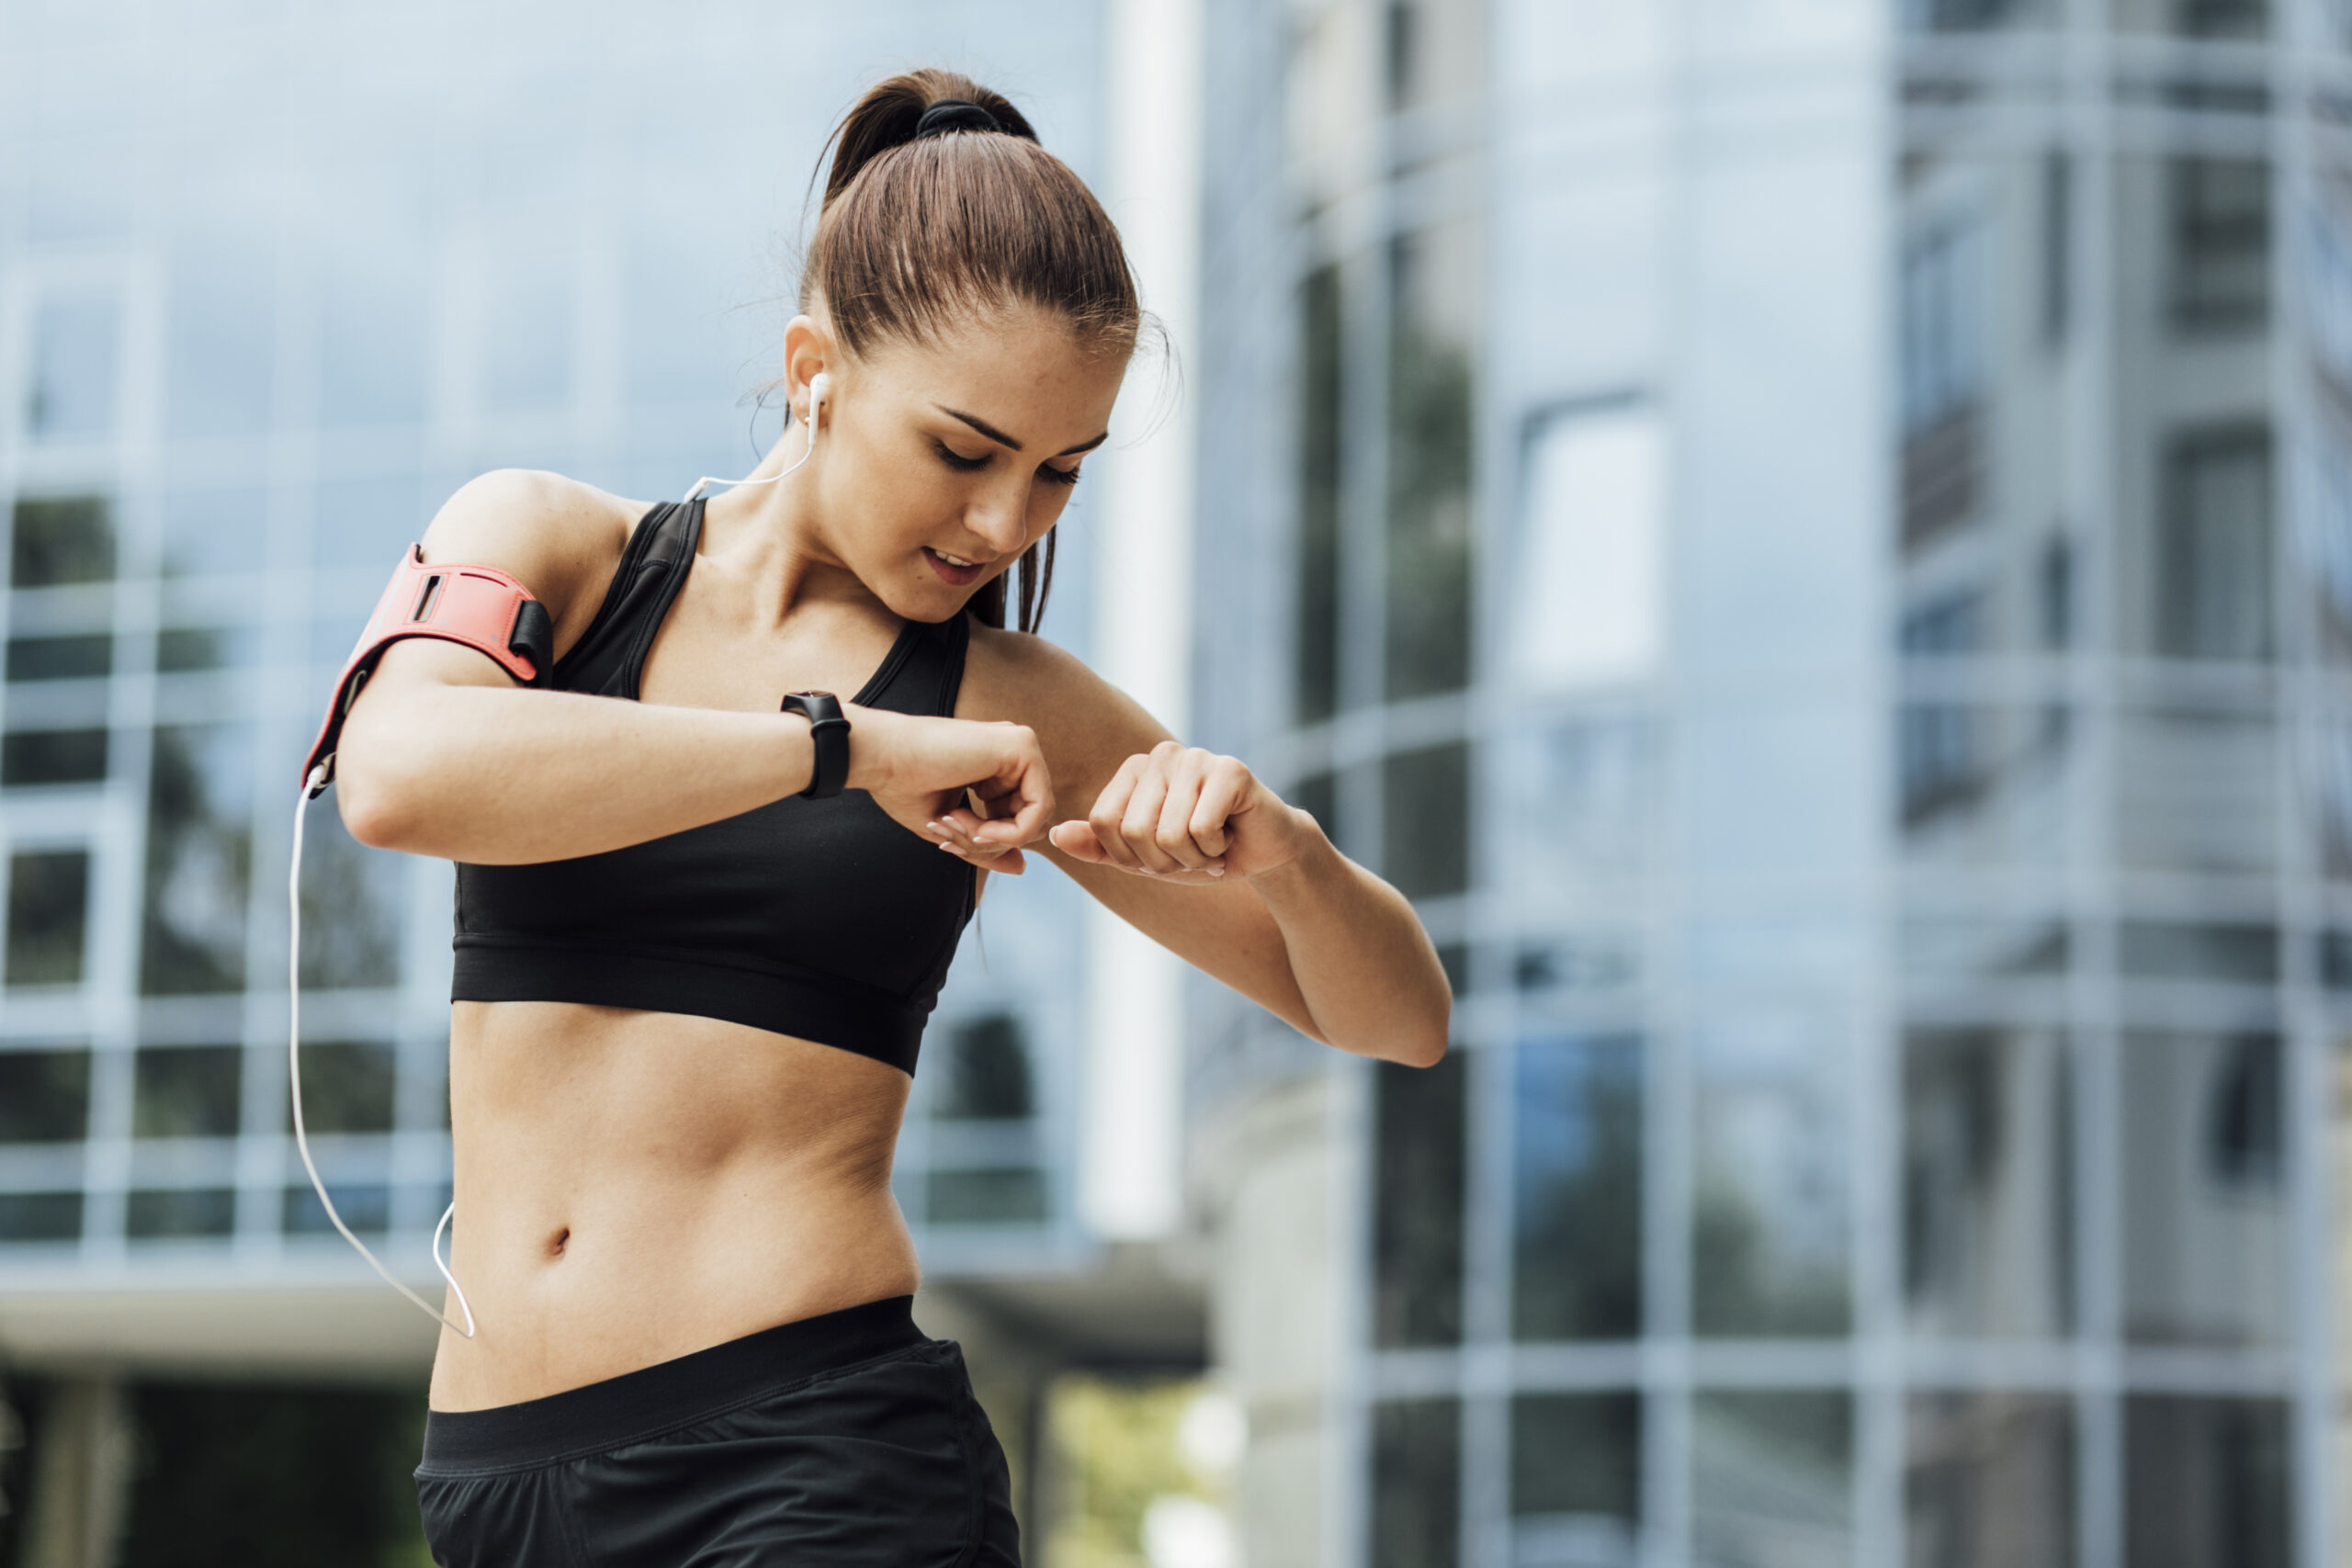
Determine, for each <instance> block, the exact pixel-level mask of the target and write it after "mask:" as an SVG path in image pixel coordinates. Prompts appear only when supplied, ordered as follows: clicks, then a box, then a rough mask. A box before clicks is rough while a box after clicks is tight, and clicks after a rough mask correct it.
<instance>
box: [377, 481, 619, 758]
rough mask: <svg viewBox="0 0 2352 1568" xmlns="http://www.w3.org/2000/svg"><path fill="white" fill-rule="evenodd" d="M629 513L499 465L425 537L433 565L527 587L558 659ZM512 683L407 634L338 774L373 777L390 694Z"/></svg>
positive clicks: (453, 500)
mask: <svg viewBox="0 0 2352 1568" xmlns="http://www.w3.org/2000/svg"><path fill="white" fill-rule="evenodd" d="M629 516H630V513H628V508H627V506H626V504H625V503H621V502H616V500H615V499H614V498H613V497H611V496H608V495H606V494H605V493H604V492H603V491H599V490H596V489H595V488H594V487H593V486H590V485H584V484H582V483H580V482H578V481H577V480H573V479H565V478H563V477H562V476H561V475H560V474H550V473H542V472H537V471H535V470H531V469H525V468H501V469H497V470H495V471H493V472H491V473H487V474H484V475H482V476H481V478H479V479H470V480H469V481H467V483H466V484H464V485H463V486H461V487H460V488H459V489H458V491H457V493H456V494H454V495H452V496H450V498H449V499H448V501H447V502H446V503H444V504H443V506H442V508H441V510H440V511H439V512H438V513H435V516H434V518H433V522H432V524H431V525H429V526H428V527H427V528H426V529H425V531H424V539H423V541H422V546H423V549H424V559H425V562H426V564H428V565H447V566H460V565H462V566H487V567H494V568H496V569H497V570H500V571H503V572H504V573H506V574H507V575H508V576H509V577H512V578H514V579H515V581H518V582H520V583H521V584H523V586H524V587H525V588H526V589H528V590H529V591H530V592H531V595H532V596H533V597H534V598H536V599H537V600H538V601H539V603H540V604H541V605H543V606H544V607H545V608H546V610H547V612H548V618H549V619H550V620H552V621H553V622H554V624H555V632H556V640H555V646H556V651H557V652H558V653H559V654H560V653H562V652H563V651H564V650H565V649H569V648H570V647H571V644H572V643H574V642H576V641H578V640H579V638H580V634H581V633H582V631H584V630H586V629H587V624H588V622H589V621H590V620H593V619H594V616H595V613H596V607H597V605H598V604H600V603H601V602H602V600H603V596H604V591H605V583H606V582H607V581H609V580H610V579H611V577H612V573H613V570H614V569H615V567H616V566H617V565H618V563H619V560H620V554H621V550H622V548H623V547H624V546H626V544H627V543H628V521H629ZM514 683H515V681H514V677H512V676H511V675H509V674H508V673H507V672H506V671H504V670H503V668H501V667H500V665H499V664H498V663H497V661H496V660H492V659H489V658H486V657H484V656H483V655H482V654H481V653H480V652H478V651H476V650H475V649H470V648H467V647H465V646H464V645H462V644H459V643H454V642H449V641H446V640H443V639H440V638H436V637H403V638H402V639H401V640H400V641H398V642H395V643H394V644H392V645H391V646H390V648H388V649H385V650H384V652H383V656H382V658H381V659H380V660H379V661H378V663H377V666H376V671H375V673H374V674H373V675H371V676H370V677H369V678H368V683H367V685H366V686H364V687H362V688H361V690H360V693H359V695H358V697H357V699H356V701H355V702H354V703H353V704H352V707H351V712H350V715H349V716H348V717H347V718H346V719H345V725H344V730H343V736H342V738H341V739H340V741H339V742H338V744H337V760H336V772H337V773H338V774H339V775H340V776H341V777H342V779H343V780H344V782H345V790H344V792H343V795H342V798H343V799H344V800H345V803H346V804H347V803H348V802H349V800H350V798H351V785H352V784H355V783H358V782H362V781H364V780H365V778H366V776H367V774H368V772H369V769H368V758H369V753H370V751H371V750H373V749H374V748H375V747H376V746H377V745H379V744H380V742H381V741H382V740H383V739H384V737H383V736H382V735H381V734H380V733H379V731H380V730H381V728H382V726H381V724H380V723H379V722H377V721H379V720H380V719H381V717H382V716H383V715H384V714H385V711H386V709H387V708H388V707H391V706H396V705H397V702H396V701H390V702H388V701H387V696H388V694H415V693H417V692H418V691H420V690H422V689H424V688H428V687H434V686H492V687H505V686H512V685H513V684H514Z"/></svg>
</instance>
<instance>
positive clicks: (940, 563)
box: [922, 545, 987, 588]
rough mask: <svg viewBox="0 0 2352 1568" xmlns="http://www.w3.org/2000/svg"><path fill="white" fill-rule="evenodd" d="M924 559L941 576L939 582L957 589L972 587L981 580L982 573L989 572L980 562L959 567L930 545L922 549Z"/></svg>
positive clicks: (972, 562) (971, 562)
mask: <svg viewBox="0 0 2352 1568" xmlns="http://www.w3.org/2000/svg"><path fill="white" fill-rule="evenodd" d="M922 558H923V559H924V560H925V561H926V562H928V563H929V564H930V566H931V570H933V571H935V572H937V573H938V574H939V580H940V581H942V582H944V583H947V584H949V585H950V586H951V587H956V588H968V587H970V586H971V585H972V584H973V583H975V582H978V581H979V580H980V573H981V572H982V571H984V570H987V568H986V566H985V565H984V564H983V563H981V562H979V561H967V562H965V563H964V564H962V565H958V564H956V561H954V560H951V559H949V558H947V557H945V556H943V555H941V554H940V553H939V552H938V551H937V550H934V549H933V548H932V547H930V546H929V545H925V546H924V547H922Z"/></svg>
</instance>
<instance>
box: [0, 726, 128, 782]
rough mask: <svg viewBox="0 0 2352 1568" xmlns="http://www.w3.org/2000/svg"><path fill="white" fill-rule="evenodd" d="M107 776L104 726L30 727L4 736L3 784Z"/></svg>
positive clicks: (1, 746)
mask: <svg viewBox="0 0 2352 1568" xmlns="http://www.w3.org/2000/svg"><path fill="white" fill-rule="evenodd" d="M106 776H107V732H106V731H105V730H103V729H28V730H16V731H12V732H10V733H9V734H8V735H7V736H6V738H4V739H0V784H5V785H8V786H10V787H15V786H17V785H24V784H96V782H98V781H99V780H101V779H103V778H105V777H106Z"/></svg>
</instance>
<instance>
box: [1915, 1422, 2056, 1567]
mask: <svg viewBox="0 0 2352 1568" xmlns="http://www.w3.org/2000/svg"><path fill="white" fill-rule="evenodd" d="M1904 1447H1905V1450H1906V1452H1905V1477H1904V1514H1905V1534H1906V1535H1907V1536H1908V1537H1909V1540H1910V1546H1911V1559H1910V1560H1911V1561H1912V1562H1921V1563H1934V1564H1937V1565H1938V1568H2019V1565H2021V1564H2025V1563H2060V1562H2074V1561H2075V1419H2074V1407H2073V1405H2072V1404H2069V1403H2068V1401H2067V1400H2066V1399H2065V1398H2064V1396H2060V1395H2052V1394H2045V1393H2012V1392H2009V1391H2007V1390H1998V1389H1988V1390H1982V1391H1973V1392H1970V1393H1919V1394H1914V1395H1912V1396H1911V1398H1910V1400H1909V1402H1908V1404H1907V1407H1906V1410H1905V1417H1904Z"/></svg>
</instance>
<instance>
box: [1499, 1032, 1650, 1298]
mask: <svg viewBox="0 0 2352 1568" xmlns="http://www.w3.org/2000/svg"><path fill="white" fill-rule="evenodd" d="M1514 1106H1515V1114H1516V1117H1517V1129H1516V1131H1517V1142H1516V1145H1515V1146H1516V1155H1517V1159H1518V1166H1519V1168H1518V1170H1517V1172H1516V1175H1515V1179H1514V1183H1513V1185H1514V1189H1515V1192H1516V1197H1517V1227H1516V1228H1517V1236H1516V1254H1517V1272H1516V1276H1515V1289H1514V1291H1513V1292H1512V1303H1513V1305H1512V1333H1513V1334H1514V1336H1515V1337H1518V1338H1521V1339H1593V1338H1603V1339H1605V1338H1631V1337H1634V1336H1637V1335H1639V1334H1640V1333H1641V1327H1642V1266H1641V1255H1642V1066H1641V1043H1640V1041H1639V1040H1637V1039H1635V1038H1634V1037H1633V1036H1631V1035H1622V1034H1621V1035H1604V1036H1600V1037H1597V1038H1589V1039H1570V1040H1543V1041H1531V1042H1529V1043H1525V1044H1523V1045H1521V1047H1520V1048H1519V1082H1518V1086H1517V1093H1516V1095H1515V1097H1514Z"/></svg>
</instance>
